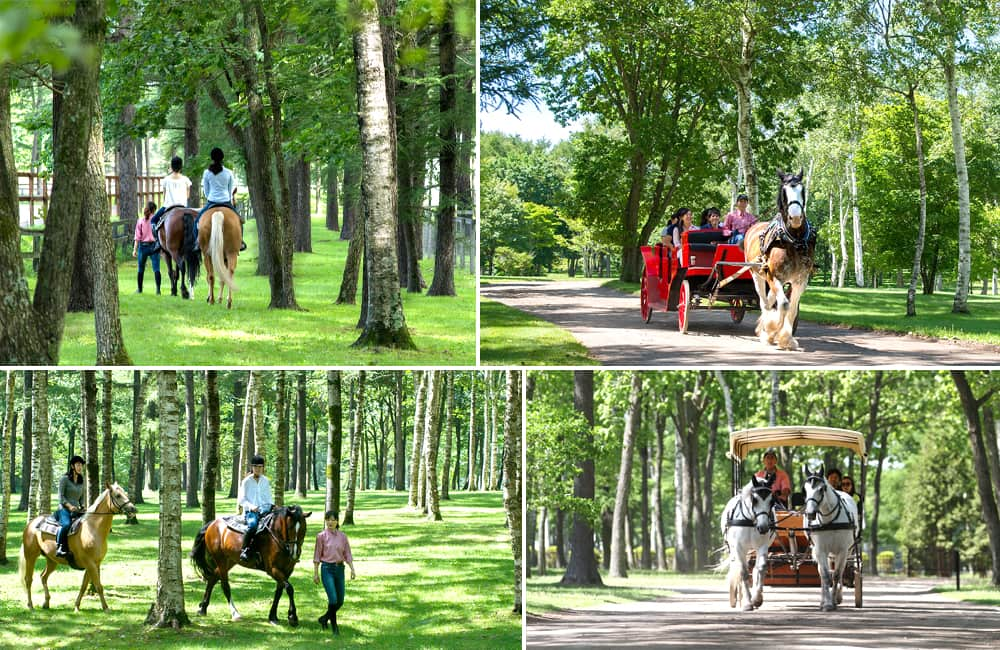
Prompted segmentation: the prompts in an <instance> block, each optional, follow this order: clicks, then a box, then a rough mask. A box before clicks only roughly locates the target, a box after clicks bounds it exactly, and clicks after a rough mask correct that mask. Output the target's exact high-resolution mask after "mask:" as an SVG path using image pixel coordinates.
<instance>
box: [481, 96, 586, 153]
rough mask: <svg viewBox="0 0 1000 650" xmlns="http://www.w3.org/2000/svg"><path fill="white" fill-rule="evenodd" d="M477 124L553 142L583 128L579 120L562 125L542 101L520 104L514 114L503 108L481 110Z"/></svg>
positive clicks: (485, 129) (511, 133)
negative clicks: (537, 104)
mask: <svg viewBox="0 0 1000 650" xmlns="http://www.w3.org/2000/svg"><path fill="white" fill-rule="evenodd" d="M479 126H480V129H481V130H482V131H501V132H503V133H507V134H509V135H518V136H520V137H521V138H523V139H525V140H531V141H535V140H542V139H545V140H548V141H549V142H551V143H553V144H554V143H556V142H560V141H562V140H565V139H566V138H568V137H569V136H570V134H571V133H574V132H576V131H579V130H580V129H581V128H583V125H582V123H580V122H574V123H572V124H570V125H569V126H568V127H564V126H562V125H560V124H559V123H558V122H556V121H555V118H554V117H553V115H552V113H551V112H550V111H549V109H548V108H547V107H546V106H545V104H544V103H540V104H539V106H538V107H537V108H536V107H535V106H534V105H533V104H531V103H530V102H525V103H524V104H522V105H521V106H520V108H519V111H518V115H516V116H514V115H508V114H507V112H506V111H504V110H503V109H499V110H496V111H487V110H481V111H480V112H479Z"/></svg>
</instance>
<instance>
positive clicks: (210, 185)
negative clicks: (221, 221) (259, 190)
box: [195, 147, 247, 251]
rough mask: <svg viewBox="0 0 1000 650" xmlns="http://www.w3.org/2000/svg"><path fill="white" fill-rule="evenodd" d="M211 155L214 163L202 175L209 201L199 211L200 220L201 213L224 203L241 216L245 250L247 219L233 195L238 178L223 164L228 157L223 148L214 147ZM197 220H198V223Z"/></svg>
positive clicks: (241, 230)
mask: <svg viewBox="0 0 1000 650" xmlns="http://www.w3.org/2000/svg"><path fill="white" fill-rule="evenodd" d="M211 156H212V164H211V165H209V166H208V169H206V170H205V173H204V174H202V177H201V188H202V190H204V192H205V200H206V201H207V203H205V207H203V208H202V209H201V212H199V213H198V220H200V219H201V215H203V214H205V212H207V211H208V210H209V209H210V208H213V207H215V206H220V205H224V206H226V207H227V208H229V209H231V210H232V211H233V212H235V213H236V215H237V216H238V217H239V218H240V237H241V241H240V250H241V251H245V250H246V249H247V243H246V242H245V241H242V234H243V224H244V223H246V219H244V218H243V215H242V214H240V213H239V211H238V210H237V209H236V206H235V205H233V195H234V194H235V193H236V178H235V177H234V176H233V172H232V171H230V170H229V169H227V168H226V167H223V166H222V161H223V159H224V158H225V157H226V155H225V154H224V153H223V152H222V149H220V148H218V147H215V148H214V149H212V154H211ZM197 222H198V221H197V220H196V222H195V224H196V225H197Z"/></svg>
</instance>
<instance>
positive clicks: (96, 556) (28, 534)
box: [18, 483, 136, 611]
mask: <svg viewBox="0 0 1000 650" xmlns="http://www.w3.org/2000/svg"><path fill="white" fill-rule="evenodd" d="M117 513H125V514H126V515H135V513H136V509H135V506H134V505H132V502H131V501H130V500H129V498H128V494H126V493H125V490H123V489H122V488H121V486H119V485H118V484H117V483H115V484H110V483H109V484H107V485H106V486H105V490H104V492H102V493H101V495H100V496H99V497H97V499H96V500H95V501H94V503H93V505H91V506H90V507H89V508H87V511H86V513H85V514H84V515H83V518H82V519H83V520H82V521H81V522H80V531H79V532H78V533H76V534H74V535H70V536H69V539H68V542H67V546H69V550H70V552H71V553H72V554H73V558H74V561H75V562H76V564H77V565H78V566H80V567H82V568H83V569H84V573H83V583H82V584H81V585H80V593H79V594H77V596H76V611H80V601H81V600H82V599H83V592H85V591H86V590H87V585H89V584H92V585H94V589H95V590H96V591H97V594H98V595H99V596H100V597H101V608H102V609H104V610H107V609H108V603H107V601H106V600H104V586H103V585H102V584H101V560H103V559H104V554H105V553H107V551H108V532H109V531H110V530H111V520H112V518H113V517H114V515H115V514H117ZM45 517H46V515H41V516H39V517H35V518H34V519H33V520H32V521H31V522H30V523H29V524H28V526H27V527H26V528H25V529H24V533H23V534H22V535H21V557H20V561H19V562H18V571H19V572H20V574H21V582H22V583H23V584H24V591H25V592H26V593H27V594H28V609H33V608H34V605H33V604H32V602H31V579H32V574H33V572H34V570H35V560H37V559H38V556H39V555H43V554H44V555H45V568H44V569H43V570H42V576H41V577H42V587H43V588H44V589H45V603H44V604H43V605H42V607H44V608H45V609H48V608H49V576H50V575H52V572H53V571H55V570H56V567H57V566H58V565H60V564H67V563H68V562H67V560H66V558H65V557H57V556H56V537H55V535H52V534H50V533H46V532H42V531H40V530H38V524H39V523H41V522H42V520H44V519H45Z"/></svg>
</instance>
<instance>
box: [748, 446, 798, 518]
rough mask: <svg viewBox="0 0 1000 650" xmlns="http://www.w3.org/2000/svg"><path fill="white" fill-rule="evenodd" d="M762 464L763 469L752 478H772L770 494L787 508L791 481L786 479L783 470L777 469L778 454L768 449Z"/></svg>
mask: <svg viewBox="0 0 1000 650" xmlns="http://www.w3.org/2000/svg"><path fill="white" fill-rule="evenodd" d="M763 462H764V469H762V470H760V471H759V472H757V473H756V474H754V476H756V477H757V478H767V477H769V476H774V483H773V484H772V485H771V493H772V494H774V498H775V499H776V500H778V501H780V502H781V505H782V506H784V507H785V508H787V507H788V495H789V494H791V492H792V481H791V479H789V478H788V474H787V473H786V472H785V471H784V470H782V469H779V468H778V454H777V453H776V452H775V451H774V449H768V450H767V451H765V452H764V459H763Z"/></svg>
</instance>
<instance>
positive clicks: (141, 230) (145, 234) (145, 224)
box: [132, 201, 160, 295]
mask: <svg viewBox="0 0 1000 650" xmlns="http://www.w3.org/2000/svg"><path fill="white" fill-rule="evenodd" d="M155 209H156V204H155V203H153V202H152V201H149V202H148V203H146V208H145V209H144V210H143V211H142V219H139V220H138V221H136V222H135V244H133V245H132V257H138V258H139V275H138V277H137V278H136V280H137V284H138V285H139V286H138V288H137V289H136V291H135V292H136V293H142V276H143V275H144V274H145V273H146V260H147V259H148V260H149V261H150V262H151V263H152V265H153V276H154V277H155V278H156V293H157V295H159V293H160V255H159V250H160V246H159V244H157V243H156V237H155V236H154V235H153V232H154V230H153V224H152V222H151V220H150V218H149V215H151V214H153V210H155Z"/></svg>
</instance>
